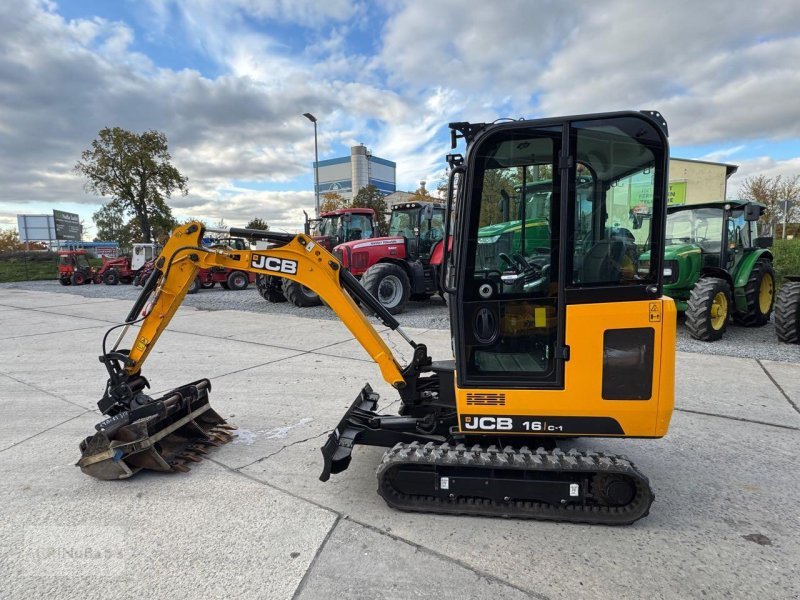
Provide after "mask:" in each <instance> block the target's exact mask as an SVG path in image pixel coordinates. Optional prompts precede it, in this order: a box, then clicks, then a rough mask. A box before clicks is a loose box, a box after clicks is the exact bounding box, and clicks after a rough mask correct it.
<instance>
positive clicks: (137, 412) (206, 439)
mask: <svg viewBox="0 0 800 600" xmlns="http://www.w3.org/2000/svg"><path fill="white" fill-rule="evenodd" d="M207 232H215V233H224V234H228V235H231V236H235V237H244V238H249V239H253V240H264V241H267V242H268V243H269V247H268V249H266V250H233V249H224V250H221V249H209V248H205V247H203V246H202V239H203V236H204V234H205V233H207ZM213 267H220V268H226V269H235V270H239V271H247V272H251V273H260V274H264V275H272V276H278V277H284V278H287V279H291V280H292V281H297V282H298V283H300V284H302V285H304V286H306V287H308V288H311V289H312V290H313V291H314V292H316V293H317V294H319V296H320V297H321V298H322V299H323V300H325V302H326V303H327V304H328V305H329V306H330V308H331V309H332V310H333V311H334V312H335V313H336V314H337V315H338V317H339V318H340V319H341V321H342V323H344V324H345V326H346V327H347V328H348V329H349V330H350V332H351V333H352V334H353V336H354V337H355V338H356V340H358V342H359V343H360V344H361V345H362V346H363V347H364V349H365V350H366V352H367V353H368V354H369V356H370V357H371V358H372V359H373V360H374V361H375V362H376V363H377V365H378V367H379V368H380V371H381V375H382V376H383V378H384V379H385V380H386V382H387V383H389V384H390V385H391V386H393V387H394V388H395V389H397V390H399V391H400V393H401V396H402V397H406V398H408V397H411V396H414V395H415V394H416V382H417V378H418V376H419V374H420V372H421V370H423V369H424V368H425V367H427V366H428V365H430V362H431V361H430V359H429V358H428V357H427V351H426V348H425V346H424V345H422V344H415V343H414V342H413V341H412V340H411V339H410V338H409V337H408V336H407V335H406V334H405V333H404V332H403V331H402V329H401V328H400V326H399V323H398V322H397V320H396V319H395V318H394V316H392V315H391V314H390V313H389V312H388V311H387V310H386V309H385V308H384V307H383V306H382V305H381V304H380V302H378V301H377V300H376V299H375V298H374V297H373V296H372V295H370V294H369V293H368V292H367V291H366V290H365V289H364V288H363V287H362V286H361V284H360V283H359V282H358V280H357V279H355V277H353V275H351V274H350V272H349V271H347V270H345V269H343V268H342V267H341V264H340V263H339V262H338V260H336V258H335V257H334V256H333V255H332V254H330V253H329V252H328V251H327V250H326V249H325V248H323V247H322V246H320V245H318V244H316V243H315V242H314V241H313V240H311V239H310V238H309V237H308V236H305V235H303V234H299V235H291V234H286V233H273V232H268V231H260V230H251V229H240V228H230V229H224V230H221V229H206V228H204V227H203V225H202V224H200V223H196V222H190V223H187V224H185V225H182V226H180V227H178V228H177V229H175V231H173V233H172V236H171V237H170V239H169V240H168V241H167V243H166V244H165V245H164V249H163V251H162V252H161V255H160V256H159V257H158V259H157V260H156V262H155V268H154V270H153V272H152V273H151V275H150V277H149V278H148V280H147V281H146V283H145V286H144V288H143V290H142V292H141V294H140V295H139V297H138V298H137V300H136V302H135V304H134V306H133V308H132V309H131V311H130V313H129V314H128V316H127V317H126V319H125V322H124V323H122V324H120V325H118V326H116V327H114V328H112V329H111V330H109V333H107V334H106V337H105V338H104V340H103V353H102V355H101V356H100V361H101V362H102V363H104V365H105V366H106V369H107V370H108V373H109V379H108V383H107V385H106V390H105V394H104V395H103V398H102V399H101V400H100V401H99V402H98V406H99V408H100V410H101V411H102V412H103V414H104V415H107V416H108V418H106V419H105V420H104V421H102V422H101V423H98V424H97V425H96V426H95V428H96V430H97V433H96V434H95V435H93V436H90V437H88V438H86V440H84V442H83V443H82V444H81V451H82V457H81V460H80V461H79V462H78V465H79V466H80V467H81V468H82V469H83V470H84V472H86V473H88V474H90V475H92V476H95V477H98V478H101V479H120V478H125V477H130V476H131V475H133V474H134V473H135V472H136V471H138V470H139V469H141V468H147V469H154V470H163V471H175V470H184V469H186V468H188V467H186V466H185V465H186V461H194V460H199V458H200V457H199V455H200V454H202V453H204V451H205V449H206V447H207V446H208V445H218V444H220V443H224V442H226V441H229V440H230V439H231V434H230V433H229V430H230V429H232V426H230V425H228V424H227V423H226V422H225V420H224V419H223V418H222V417H220V416H219V415H218V414H217V413H215V412H214V411H213V410H211V407H210V405H209V403H208V392H209V391H210V389H211V383H210V382H209V381H208V380H206V379H203V380H200V381H196V382H193V383H191V384H188V385H184V386H182V387H181V388H178V389H176V390H173V391H171V392H169V393H168V394H166V395H164V396H163V397H161V398H155V399H154V398H151V397H150V396H148V395H147V394H146V393H145V389H146V388H148V387H149V382H148V381H147V379H146V378H145V377H144V376H143V375H142V367H143V365H144V363H145V361H146V360H147V357H148V356H149V354H150V352H151V351H152V350H153V348H154V346H155V345H156V343H157V342H158V339H159V337H160V336H161V334H162V333H163V332H164V331H165V330H166V328H167V326H168V325H169V322H170V320H171V319H172V317H173V316H174V315H175V312H176V311H177V310H178V308H179V307H180V305H181V303H182V302H183V299H184V297H185V296H186V293H187V292H188V290H189V287H190V286H191V284H192V282H193V281H194V280H195V278H196V277H197V274H198V271H199V270H200V269H210V268H213ZM361 307H365V308H366V309H367V310H369V311H371V312H372V313H374V314H375V315H376V316H377V317H378V318H379V319H380V320H381V322H382V323H383V324H384V325H385V326H387V327H389V328H390V329H392V330H394V331H397V332H398V333H399V334H400V335H401V336H402V337H403V338H404V339H405V340H406V341H407V342H408V343H409V344H410V345H411V346H412V347H413V348H414V355H413V359H412V361H411V362H410V364H409V365H407V366H406V367H401V366H400V364H399V362H398V361H397V359H396V358H395V357H394V355H393V354H392V352H391V350H390V349H389V347H388V346H387V344H386V342H385V341H384V340H383V338H382V337H381V336H380V335H379V334H378V332H377V331H376V330H375V328H374V327H373V326H372V324H371V323H370V321H369V319H368V318H367V317H366V315H365V314H364V312H363V310H362V308H361ZM137 326H138V329H137V330H136V332H135V338H134V339H133V343H132V345H131V347H130V348H129V349H127V348H120V346H121V344H122V341H123V340H124V339H125V337H126V334H127V333H128V331H129V330H130V329H131V328H132V327H137ZM117 328H121V332H120V333H119V334H118V336H117V338H116V341H115V343H114V345H113V347H112V348H110V349H107V347H106V344H107V341H108V338H109V334H110V333H111V332H112V331H113V330H114V329H117Z"/></svg>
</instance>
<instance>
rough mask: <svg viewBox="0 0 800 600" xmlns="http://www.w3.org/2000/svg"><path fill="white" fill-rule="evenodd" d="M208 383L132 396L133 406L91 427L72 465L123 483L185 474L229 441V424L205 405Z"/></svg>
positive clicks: (201, 382)
mask: <svg viewBox="0 0 800 600" xmlns="http://www.w3.org/2000/svg"><path fill="white" fill-rule="evenodd" d="M210 389H211V383H210V382H209V381H208V379H200V380H199V381H195V382H193V383H190V384H188V385H185V386H183V387H180V388H178V389H176V390H173V391H172V392H169V393H168V394H165V395H164V396H162V397H161V398H158V399H153V398H150V397H148V396H145V395H144V394H140V395H138V396H137V400H138V402H137V405H136V406H134V405H131V408H130V409H128V410H124V411H121V412H118V413H116V414H115V415H113V416H111V417H109V418H107V419H105V420H103V421H101V422H100V423H98V424H97V425H96V426H95V429H96V430H97V433H95V434H94V435H92V436H89V437H87V438H86V439H85V440H84V441H82V442H81V444H80V450H81V458H80V460H79V461H78V463H77V466H79V467H80V468H81V471H83V472H84V473H86V474H87V475H91V476H92V477H95V478H97V479H103V480H113V479H127V478H128V477H131V476H132V475H134V474H136V473H137V472H138V471H140V470H142V469H150V470H153V471H172V472H176V471H180V472H186V471H188V470H189V466H188V463H189V462H199V461H201V460H202V459H203V456H204V455H205V454H207V453H208V450H209V449H210V448H211V447H215V446H219V445H221V444H225V443H227V442H229V441H231V440H232V439H233V435H234V434H232V433H231V431H232V430H234V429H236V427H235V426H233V425H230V424H228V423H227V422H226V421H225V419H223V418H222V417H221V416H220V415H219V414H217V413H216V412H215V411H214V410H213V409H212V408H211V405H210V404H209V401H208V392H209V390H210Z"/></svg>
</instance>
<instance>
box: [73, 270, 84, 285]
mask: <svg viewBox="0 0 800 600" xmlns="http://www.w3.org/2000/svg"><path fill="white" fill-rule="evenodd" d="M71 281H72V285H83V284H84V283H86V275H84V274H83V273H81V272H80V271H75V272H74V273H73V274H72V278H71Z"/></svg>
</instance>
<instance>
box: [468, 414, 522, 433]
mask: <svg viewBox="0 0 800 600" xmlns="http://www.w3.org/2000/svg"><path fill="white" fill-rule="evenodd" d="M513 426H514V425H513V422H512V420H511V418H510V417H467V418H466V419H464V428H465V429H480V430H487V429H490V430H495V429H496V430H499V431H508V430H510V429H512V428H513Z"/></svg>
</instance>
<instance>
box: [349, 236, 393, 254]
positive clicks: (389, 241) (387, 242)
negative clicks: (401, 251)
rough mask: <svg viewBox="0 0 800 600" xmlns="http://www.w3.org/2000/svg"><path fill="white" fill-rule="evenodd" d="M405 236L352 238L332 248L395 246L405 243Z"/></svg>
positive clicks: (357, 248) (350, 248)
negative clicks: (366, 238)
mask: <svg viewBox="0 0 800 600" xmlns="http://www.w3.org/2000/svg"><path fill="white" fill-rule="evenodd" d="M405 243H406V238H404V237H402V236H399V235H397V236H393V237H379V238H372V239H369V240H353V241H352V242H344V243H343V244H339V245H338V246H336V248H334V250H342V251H344V250H345V248H347V249H349V250H350V251H354V250H366V249H367V248H375V247H378V246H397V245H401V246H403V245H405Z"/></svg>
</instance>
